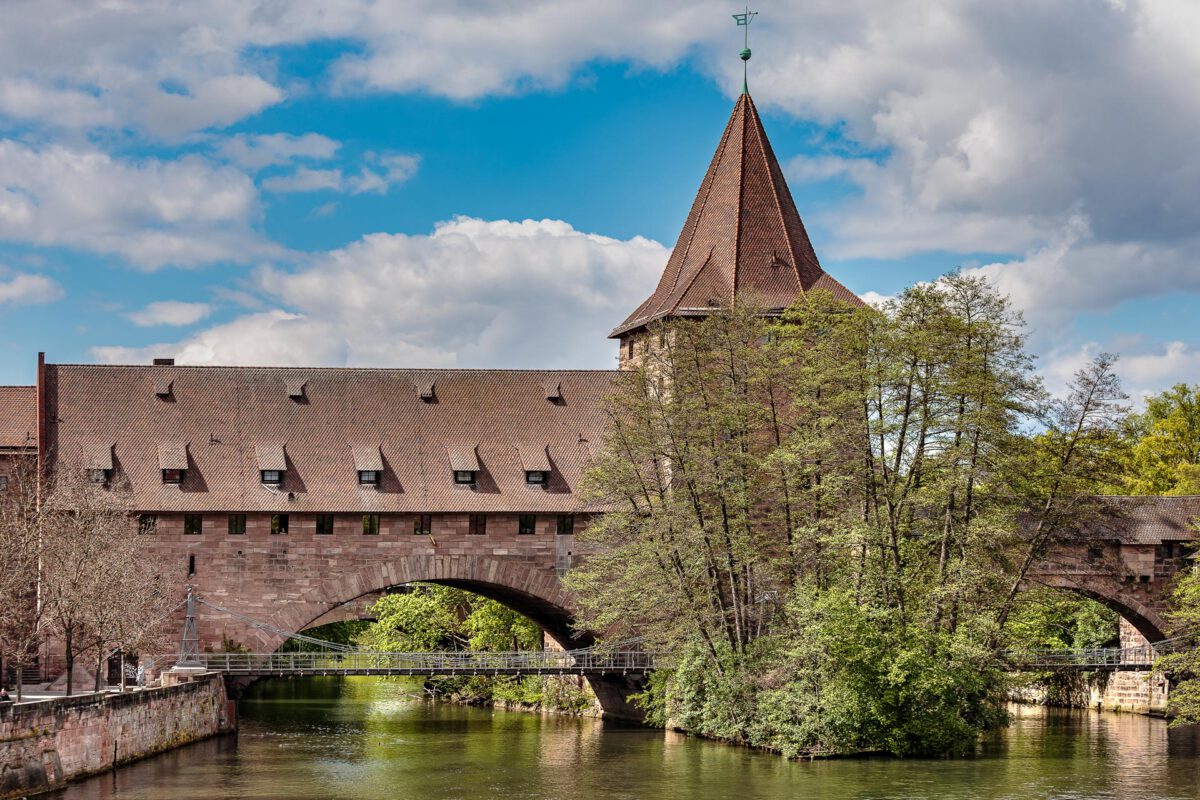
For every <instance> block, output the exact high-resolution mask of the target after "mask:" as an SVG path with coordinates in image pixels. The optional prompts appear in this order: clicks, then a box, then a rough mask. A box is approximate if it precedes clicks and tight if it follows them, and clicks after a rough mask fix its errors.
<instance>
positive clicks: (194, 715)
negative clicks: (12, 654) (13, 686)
mask: <svg viewBox="0 0 1200 800" xmlns="http://www.w3.org/2000/svg"><path fill="white" fill-rule="evenodd" d="M235 724H236V722H235V716H234V707H233V704H232V703H229V702H228V701H227V700H226V695H225V684H224V681H223V680H222V678H221V676H220V675H215V674H214V675H202V676H198V677H197V678H196V679H195V680H193V681H191V682H189V683H181V684H178V685H175V686H166V687H163V688H160V689H146V690H142V691H138V692H130V693H128V694H107V695H82V696H78V697H64V698H57V699H54V700H47V701H44V702H39V703H25V704H21V705H15V706H7V707H0V800H10V799H11V798H17V797H25V796H28V795H34V794H40V793H42V792H48V791H53V790H55V789H58V788H61V787H62V786H63V784H65V783H66V782H67V781H70V780H74V779H76V778H82V777H84V776H87V775H94V774H96V773H99V772H104V771H106V770H109V769H112V768H113V767H116V766H120V765H121V764H127V763H129V762H131V761H136V760H138V759H141V758H145V757H146V756H151V755H154V754H156V753H161V752H163V751H166V750H170V749H172V748H175V747H179V746H181V745H185V744H190V743H191V742H196V741H199V740H201V739H206V738H208V737H210V736H215V735H216V734H218V733H223V732H226V731H231V730H233V728H234V726H235Z"/></svg>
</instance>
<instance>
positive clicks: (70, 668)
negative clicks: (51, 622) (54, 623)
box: [64, 625, 75, 697]
mask: <svg viewBox="0 0 1200 800" xmlns="http://www.w3.org/2000/svg"><path fill="white" fill-rule="evenodd" d="M64 634H65V637H66V648H67V650H66V656H67V697H70V696H71V688H72V680H71V679H72V678H74V677H75V676H74V674H73V673H74V671H75V651H74V650H72V649H71V626H70V625H68V626H67V629H66V631H64Z"/></svg>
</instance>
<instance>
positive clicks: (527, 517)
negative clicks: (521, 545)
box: [517, 514, 537, 536]
mask: <svg viewBox="0 0 1200 800" xmlns="http://www.w3.org/2000/svg"><path fill="white" fill-rule="evenodd" d="M536 523H537V517H535V516H534V515H533V514H521V515H520V516H518V517H517V533H519V534H521V535H522V536H532V535H533V531H534V526H535V525H536Z"/></svg>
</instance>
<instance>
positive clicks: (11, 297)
mask: <svg viewBox="0 0 1200 800" xmlns="http://www.w3.org/2000/svg"><path fill="white" fill-rule="evenodd" d="M63 294H64V292H63V288H62V286H60V285H59V284H58V282H57V281H54V280H52V279H50V278H47V277H46V276H45V275H37V274H34V273H28V272H18V273H15V274H8V275H5V274H4V273H3V272H0V305H13V306H24V305H37V304H41V303H53V302H54V301H55V300H58V299H60V298H61V297H62V296H63Z"/></svg>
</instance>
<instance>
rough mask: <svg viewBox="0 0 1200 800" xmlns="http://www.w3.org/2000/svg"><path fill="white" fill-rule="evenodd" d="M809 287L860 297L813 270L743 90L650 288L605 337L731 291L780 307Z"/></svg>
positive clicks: (689, 310) (706, 306) (700, 308)
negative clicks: (660, 272) (656, 279)
mask: <svg viewBox="0 0 1200 800" xmlns="http://www.w3.org/2000/svg"><path fill="white" fill-rule="evenodd" d="M812 289H826V290H828V291H830V292H831V293H832V294H833V295H834V296H835V297H837V298H839V299H841V300H844V301H845V302H848V303H861V302H862V301H861V300H859V298H858V297H857V296H856V295H855V294H854V293H853V292H851V291H850V290H849V289H847V288H846V287H845V286H842V285H841V284H840V283H838V282H837V281H836V280H834V279H833V278H832V277H830V276H829V275H828V274H827V273H826V272H825V271H824V270H822V269H821V264H820V262H818V261H817V254H816V253H815V252H814V251H813V247H812V243H811V242H810V241H809V239H808V233H807V232H806V231H805V230H804V223H803V222H801V221H800V213H799V212H798V211H797V210H796V203H795V202H794V201H793V200H792V195H791V192H789V191H788V187H787V183H786V182H785V181H784V179H783V171H782V170H780V168H779V162H778V161H777V160H776V158H775V153H774V151H772V149H771V143H770V142H769V141H767V134H766V132H765V131H764V130H763V126H762V120H760V119H759V116H758V110H757V109H756V108H755V107H754V101H753V100H751V99H750V95H748V94H743V95H742V96H741V97H739V98H738V101H737V105H735V106H734V109H733V114H732V115H731V116H730V118H729V124H728V125H726V126H725V133H724V134H723V135H722V136H721V143H720V145H719V146H718V147H717V152H716V154H715V155H714V156H713V160H712V163H711V164H709V167H708V172H707V173H706V174H705V176H704V181H703V182H702V183H701V184H700V191H699V192H698V193H697V194H696V199H695V201H694V202H693V203H692V210H691V212H690V213H689V214H688V217H687V221H686V222H685V223H684V225H683V230H682V231H681V232H680V234H679V241H677V242H676V243H675V249H674V250H672V251H671V257H670V259H669V260H668V261H667V266H666V269H665V270H663V274H662V278H660V279H659V282H658V287H657V288H656V289H655V290H654V293H653V294H652V295H650V297H648V298H647V299H646V301H645V302H643V303H642V304H641V305H640V306H638V308H637V310H635V311H634V312H633V313H632V314H630V315H629V318H628V319H626V320H625V321H624V322H622V323H621V324H620V325H618V326H617V327H616V329H614V330H613V332H612V333H611V334H610V336H611V337H617V336H620V335H621V334H623V333H628V332H630V331H634V330H637V329H638V328H641V327H643V326H645V325H647V324H649V323H650V322H653V321H654V320H656V319H661V318H663V317H668V316H689V315H696V314H704V313H706V312H708V311H709V310H710V309H711V308H712V307H713V306H714V305H730V304H732V303H733V301H734V299H735V298H739V297H741V298H751V297H753V298H754V299H755V300H756V301H757V302H758V303H761V304H762V305H763V306H764V307H765V308H766V309H768V310H772V309H782V308H786V307H787V306H789V305H791V304H792V302H793V301H794V300H795V299H796V297H797V296H798V295H799V294H800V293H801V292H806V291H810V290H812Z"/></svg>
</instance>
